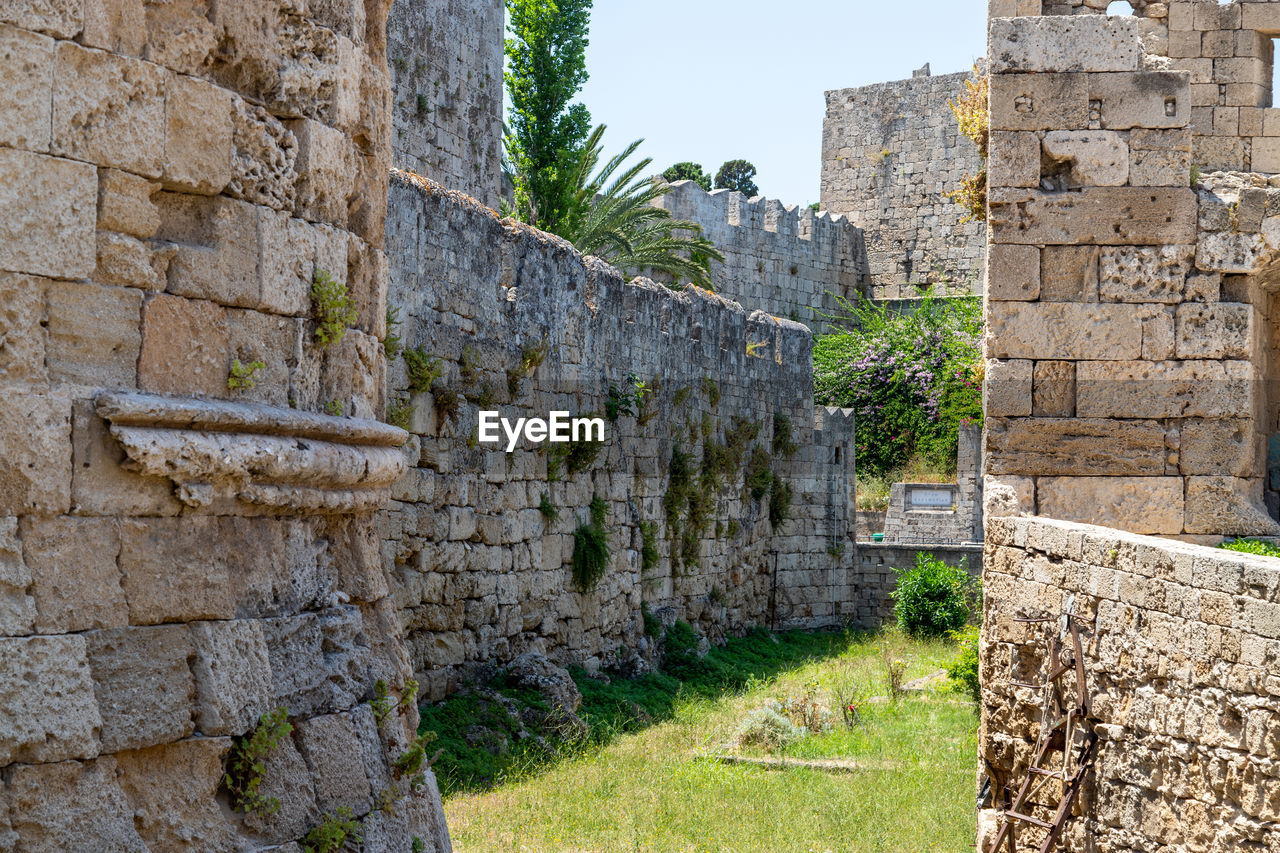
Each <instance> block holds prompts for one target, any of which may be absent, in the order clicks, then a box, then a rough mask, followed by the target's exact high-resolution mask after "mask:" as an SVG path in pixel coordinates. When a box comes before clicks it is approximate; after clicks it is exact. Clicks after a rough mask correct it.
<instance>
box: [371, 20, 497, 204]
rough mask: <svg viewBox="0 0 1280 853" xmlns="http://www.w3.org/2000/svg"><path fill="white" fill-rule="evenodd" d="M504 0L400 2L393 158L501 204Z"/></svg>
mask: <svg viewBox="0 0 1280 853" xmlns="http://www.w3.org/2000/svg"><path fill="white" fill-rule="evenodd" d="M503 15H504V11H503V4H502V0H394V2H393V4H392V6H391V16H390V20H389V21H388V23H387V56H388V59H389V61H390V67H391V86H392V90H393V91H394V93H395V94H394V106H393V108H392V121H393V125H394V134H393V138H392V159H393V162H394V164H395V165H396V166H399V167H400V168H403V169H407V170H409V171H411V172H416V173H418V174H420V175H426V176H427V177H429V178H431V179H432V180H434V181H436V182H438V183H440V184H442V185H444V186H447V187H451V188H453V189H456V190H461V191H462V192H465V193H467V194H468V195H470V196H472V197H474V198H476V199H478V200H479V201H480V202H482V203H483V204H486V205H488V206H489V207H492V208H497V206H498V197H499V194H500V193H501V190H502V85H503V84H502V62H503V54H502V45H503V41H502V39H503V26H504V18H503Z"/></svg>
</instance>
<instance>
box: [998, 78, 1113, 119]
mask: <svg viewBox="0 0 1280 853" xmlns="http://www.w3.org/2000/svg"><path fill="white" fill-rule="evenodd" d="M1088 128H1089V84H1088V81H1087V79H1086V77H1085V75H1083V74H996V75H993V76H992V77H991V129H992V130H1087V129H1088Z"/></svg>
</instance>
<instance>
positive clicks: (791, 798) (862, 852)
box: [424, 633, 977, 853]
mask: <svg viewBox="0 0 1280 853" xmlns="http://www.w3.org/2000/svg"><path fill="white" fill-rule="evenodd" d="M886 646H887V651H886ZM952 657H954V651H953V649H952V648H951V647H950V646H949V645H948V644H945V643H919V642H913V641H909V640H907V639H905V638H903V637H901V636H900V635H898V634H896V633H888V634H885V635H881V636H874V637H871V636H866V635H863V636H856V635H806V634H789V635H781V636H779V637H778V638H776V639H775V638H772V637H769V636H768V635H765V634H763V633H760V634H756V635H754V636H752V637H749V638H746V639H744V640H741V641H735V643H733V644H731V645H730V646H729V647H728V648H726V649H723V650H715V651H713V653H712V655H710V656H709V657H708V658H707V659H706V660H704V661H696V659H694V658H688V657H686V658H680V657H679V656H677V660H676V661H675V666H674V667H673V669H674V670H675V671H676V674H677V675H679V678H678V679H677V678H675V677H672V676H671V675H666V674H656V675H651V676H646V677H645V678H644V679H641V680H640V681H638V682H615V683H614V684H612V685H605V684H603V683H602V682H597V681H591V680H589V679H586V678H585V677H583V676H582V675H581V674H580V673H579V674H578V675H579V680H580V683H581V684H582V686H583V688H584V705H583V709H582V711H581V712H580V713H581V715H582V716H583V717H584V719H586V720H588V722H589V723H591V725H592V735H591V736H590V737H589V738H588V739H587V740H586V741H584V742H580V743H578V744H576V745H574V746H572V747H569V746H561V747H560V748H559V749H558V750H557V751H556V752H554V753H553V754H549V753H548V752H546V751H543V752H541V753H539V752H536V751H534V750H531V749H524V750H521V749H517V750H514V751H513V752H511V753H509V754H508V756H507V757H506V758H505V759H504V761H506V764H505V765H504V766H503V767H502V768H500V770H499V771H498V772H497V773H496V775H495V776H494V777H493V778H490V779H488V780H484V779H480V778H476V777H475V776H472V777H470V778H464V776H463V775H461V774H460V772H459V770H460V768H459V765H458V764H457V762H456V760H455V759H449V758H442V760H441V762H440V763H439V764H437V771H438V772H439V773H440V775H441V780H442V784H443V785H444V787H445V789H446V791H447V792H448V793H447V794H446V798H445V811H446V813H447V814H448V817H449V826H450V830H451V833H452V836H453V843H454V847H455V849H457V850H458V851H486V853H488V851H507V850H510V851H607V853H612V851H699V853H701V851H770V853H772V851H856V853H891V851H892V852H893V853H897V851H902V853H920V851H931V850H936V851H948V853H958V851H965V850H969V849H971V848H972V844H973V838H974V834H975V828H974V814H973V798H974V755H975V753H976V745H975V737H976V728H977V723H976V718H975V715H974V712H973V710H972V705H971V704H970V703H969V702H968V701H967V700H966V699H964V698H963V697H961V696H960V695H959V694H956V693H954V692H951V691H950V689H949V688H947V687H946V686H945V685H943V686H942V687H941V688H937V689H931V690H928V691H926V692H924V693H921V694H908V695H907V696H906V697H904V698H902V699H901V700H900V701H898V702H890V701H885V700H876V699H873V698H871V697H872V696H875V695H884V694H886V693H888V692H889V691H888V687H887V683H886V681H887V670H886V658H887V659H888V660H895V659H897V660H901V661H902V662H903V663H904V664H905V678H906V679H908V680H909V679H912V678H917V677H920V676H923V675H926V674H929V673H932V672H935V671H936V670H938V669H941V668H942V667H943V666H944V665H945V664H946V663H948V662H949V661H950V660H951V658H952ZM837 690H839V691H841V692H842V693H843V694H849V693H850V692H857V693H860V694H861V699H860V702H859V707H860V708H861V714H862V718H863V721H864V722H865V724H866V730H865V731H864V730H863V729H861V728H855V729H853V730H848V729H845V728H844V727H843V724H842V723H841V722H840V715H839V712H838V710H837V711H835V718H836V727H835V729H834V730H833V731H832V732H830V733H828V734H823V735H814V736H810V737H808V738H805V739H803V740H801V741H800V742H798V743H797V744H795V745H793V746H791V747H789V748H787V749H786V750H783V754H785V755H786V756H789V757H794V758H824V759H830V758H837V759H853V760H854V761H855V762H857V763H858V764H859V765H865V766H866V768H867V769H860V770H857V771H855V772H854V773H852V774H840V775H835V774H829V773H825V772H821V771H814V770H808V769H798V768H789V769H784V770H768V769H761V768H757V767H746V766H738V765H726V764H723V763H720V762H717V761H714V760H710V759H708V758H706V757H705V756H706V755H708V754H709V753H715V752H719V751H723V750H724V749H726V748H732V739H733V734H734V732H735V730H736V729H737V727H738V725H739V723H740V722H741V721H742V719H743V718H744V717H745V716H746V715H747V714H748V713H750V712H751V711H752V710H754V709H756V708H760V707H762V706H763V705H765V704H766V703H768V702H769V701H770V700H777V701H786V700H787V699H788V697H792V696H795V695H800V694H804V693H805V692H806V691H809V692H811V693H813V694H814V695H816V696H817V697H818V698H819V700H820V701H821V702H822V703H823V704H826V705H828V706H835V705H836V702H835V701H834V699H833V698H832V695H833V693H834V692H835V691H837ZM448 705H449V703H445V705H444V706H435V708H430V709H427V713H426V715H425V718H424V727H430V724H431V723H433V722H434V723H435V724H436V726H437V728H447V727H446V726H443V725H442V723H445V722H448V721H447V720H445V718H444V713H443V709H447V707H448ZM637 706H638V707H637ZM470 710H471V711H472V712H473V713H474V711H475V708H471V709H470ZM450 737H451V736H450V735H449V734H448V732H446V733H445V737H444V738H443V739H442V743H444V744H445V746H446V749H447V748H448V746H449V741H450ZM455 749H457V750H458V751H462V749H461V747H458V746H456V745H455ZM737 751H738V752H741V753H749V754H761V753H760V751H759V750H754V751H751V750H737ZM451 761H452V762H453V763H452V764H451V763H450V762H451ZM491 769H492V768H491ZM495 782H497V783H500V784H493V783H495ZM486 784H488V787H486Z"/></svg>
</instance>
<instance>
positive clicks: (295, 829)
mask: <svg viewBox="0 0 1280 853" xmlns="http://www.w3.org/2000/svg"><path fill="white" fill-rule="evenodd" d="M263 763H264V764H265V765H266V769H265V771H264V773H263V775H262V784H261V785H260V786H259V788H258V792H259V793H260V794H261V795H262V796H264V797H267V798H274V799H277V800H279V801H280V809H279V810H278V811H277V812H276V813H275V814H270V815H258V814H255V813H250V814H247V815H245V818H244V823H245V826H247V827H249V829H250V830H252V831H253V832H255V833H258V834H260V835H262V836H263V837H264V838H265V839H266V840H268V841H270V842H273V843H276V844H279V843H282V842H286V841H291V840H293V839H295V838H301V837H302V836H304V835H306V834H307V833H308V832H310V831H311V829H312V827H315V826H317V825H318V824H319V823H320V820H321V814H320V809H319V808H318V807H317V806H316V790H315V783H314V782H313V780H312V778H311V772H310V770H308V769H307V763H306V762H305V761H303V759H302V755H301V754H299V752H298V748H297V746H295V745H294V742H293V740H292V739H291V738H284V739H283V740H281V741H280V745H279V746H278V747H276V748H275V749H274V750H272V751H271V753H270V754H269V755H267V757H266V758H265V759H264V761H263Z"/></svg>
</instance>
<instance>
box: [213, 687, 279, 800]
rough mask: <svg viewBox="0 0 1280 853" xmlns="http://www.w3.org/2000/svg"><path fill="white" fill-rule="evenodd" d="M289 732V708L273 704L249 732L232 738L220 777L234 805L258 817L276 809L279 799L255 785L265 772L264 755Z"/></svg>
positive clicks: (265, 758)
mask: <svg viewBox="0 0 1280 853" xmlns="http://www.w3.org/2000/svg"><path fill="white" fill-rule="evenodd" d="M292 732H293V725H292V724H291V723H290V722H289V712H288V711H287V710H285V709H284V708H276V709H275V710H274V711H271V712H270V713H267V714H263V715H262V717H261V719H260V720H259V721H258V725H257V727H256V728H255V729H254V730H253V731H252V732H251V733H250V734H248V735H245V736H244V737H241V738H236V740H235V744H234V745H233V746H232V748H231V752H230V753H229V754H228V755H227V764H226V773H225V775H224V777H223V781H222V784H223V785H224V786H225V787H226V789H227V791H228V792H229V793H230V794H231V805H232V807H233V808H234V809H236V810H237V811H240V812H244V813H245V814H255V815H259V816H262V817H265V816H267V815H273V814H275V813H276V812H278V811H280V800H279V799H278V798H276V797H264V796H263V795H262V793H261V792H260V790H259V788H260V786H261V785H262V777H263V775H264V774H265V773H266V772H267V765H266V760H267V756H269V755H270V754H271V753H272V752H274V751H275V750H276V748H277V747H279V746H280V742H281V741H283V740H284V739H285V738H287V737H288V736H289V735H290V734H291V733H292Z"/></svg>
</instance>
